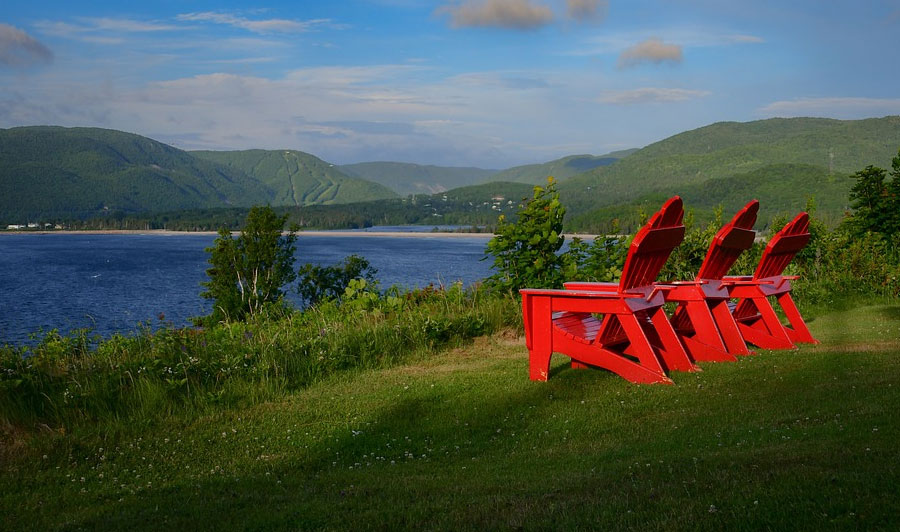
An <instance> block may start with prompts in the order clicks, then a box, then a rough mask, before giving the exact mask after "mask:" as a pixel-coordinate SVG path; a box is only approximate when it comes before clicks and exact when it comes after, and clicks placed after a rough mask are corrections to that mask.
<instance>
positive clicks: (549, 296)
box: [520, 196, 697, 383]
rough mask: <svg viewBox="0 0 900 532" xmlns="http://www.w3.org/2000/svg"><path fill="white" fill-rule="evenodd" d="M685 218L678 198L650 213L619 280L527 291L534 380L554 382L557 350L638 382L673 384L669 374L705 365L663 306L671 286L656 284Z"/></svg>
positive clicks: (681, 235)
mask: <svg viewBox="0 0 900 532" xmlns="http://www.w3.org/2000/svg"><path fill="white" fill-rule="evenodd" d="M683 216H684V209H683V207H682V203H681V198H679V197H678V196H675V197H673V198H671V199H670V200H669V201H667V202H666V203H665V204H664V205H663V207H662V208H661V209H660V211H659V212H657V213H656V214H654V215H653V216H652V217H651V218H650V221H649V222H647V224H646V225H645V226H644V227H643V228H641V230H640V231H638V233H637V235H635V237H634V240H633V241H632V243H631V247H630V248H629V250H628V255H627V257H626V259H625V267H624V269H623V271H622V280H621V281H620V282H619V283H618V284H616V283H598V284H596V285H595V286H593V287H592V289H591V290H542V289H530V288H529V289H523V290H520V292H521V294H522V311H523V315H524V319H525V341H526V344H527V346H528V352H529V375H530V377H531V379H532V380H541V381H543V380H547V378H548V376H549V371H550V357H551V355H552V354H553V353H554V352H557V353H563V354H565V355H568V356H569V357H570V358H571V359H572V367H574V368H585V367H588V366H597V367H601V368H605V369H607V370H609V371H612V372H613V373H616V374H618V375H620V376H622V377H624V378H625V379H627V380H629V381H631V382H636V383H654V382H664V383H671V382H672V381H671V380H670V379H669V378H668V376H667V375H666V373H667V371H669V370H680V371H692V370H695V369H697V368H696V366H694V364H693V363H692V362H691V360H690V358H688V355H687V353H686V352H685V350H684V348H683V346H682V345H681V342H680V341H679V340H678V337H677V335H676V334H675V330H674V329H673V328H672V325H671V323H669V320H668V318H667V317H666V314H665V312H664V311H663V303H664V302H665V300H664V298H663V292H664V291H665V288H664V287H657V286H654V285H653V281H654V280H655V279H656V276H657V275H658V274H659V271H660V270H661V269H662V267H663V264H665V262H666V260H667V259H668V258H669V255H670V254H671V252H672V250H673V249H674V248H675V246H677V245H678V244H680V243H681V241H682V240H683V239H684V225H683V224H682V223H681V221H682V218H683ZM597 314H602V317H599V318H598V317H597V316H596V315H597Z"/></svg>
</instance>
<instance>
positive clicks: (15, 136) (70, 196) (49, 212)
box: [0, 127, 270, 223]
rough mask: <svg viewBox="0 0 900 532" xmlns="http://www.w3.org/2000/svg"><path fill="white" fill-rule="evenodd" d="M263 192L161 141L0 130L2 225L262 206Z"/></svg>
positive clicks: (113, 134) (91, 132)
mask: <svg viewBox="0 0 900 532" xmlns="http://www.w3.org/2000/svg"><path fill="white" fill-rule="evenodd" d="M269 197H270V193H269V191H268V189H267V187H266V186H265V185H264V184H262V183H260V182H259V181H257V180H255V179H253V178H252V177H250V176H247V175H246V174H244V173H243V172H239V171H234V170H230V169H228V168H224V167H222V166H219V165H216V164H213V163H211V162H209V161H205V160H202V159H198V158H196V157H193V156H191V155H190V154H188V153H187V152H184V151H182V150H179V149H176V148H173V147H171V146H167V145H166V144H162V143H160V142H156V141H154V140H151V139H148V138H146V137H141V136H139V135H133V134H130V133H123V132H121V131H113V130H106V129H95V128H62V127H19V128H11V129H0V213H2V218H4V219H5V220H7V221H9V222H10V223H11V222H13V221H23V222H24V221H26V220H28V221H31V220H32V219H33V218H42V219H45V220H46V219H55V218H81V217H87V216H92V215H101V214H104V213H116V212H118V213H137V212H146V211H151V210H178V209H186V208H191V207H216V206H227V205H236V206H249V205H252V204H254V203H260V202H266V201H268V198H269Z"/></svg>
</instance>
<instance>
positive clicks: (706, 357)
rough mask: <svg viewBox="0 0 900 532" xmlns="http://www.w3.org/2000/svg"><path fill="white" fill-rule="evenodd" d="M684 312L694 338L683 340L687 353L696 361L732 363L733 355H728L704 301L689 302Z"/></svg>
mask: <svg viewBox="0 0 900 532" xmlns="http://www.w3.org/2000/svg"><path fill="white" fill-rule="evenodd" d="M685 310H686V311H687V313H688V317H689V318H690V320H691V325H692V326H693V327H694V336H692V337H691V338H690V339H688V338H685V346H686V347H687V348H688V352H689V353H690V354H691V356H692V357H694V360H697V361H707V362H726V361H727V362H734V361H735V360H737V359H736V358H735V357H734V355H732V354H729V353H728V350H727V349H726V348H725V344H724V343H723V342H722V337H721V336H720V335H719V328H718V327H717V326H716V321H715V319H714V318H713V315H712V313H711V312H710V309H709V306H708V304H707V302H706V301H689V302H687V303H686V304H685Z"/></svg>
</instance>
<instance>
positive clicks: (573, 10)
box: [566, 0, 609, 20]
mask: <svg viewBox="0 0 900 532" xmlns="http://www.w3.org/2000/svg"><path fill="white" fill-rule="evenodd" d="M607 8H609V2H608V1H607V0H566V9H567V11H568V14H569V18H573V19H575V20H596V19H601V18H603V17H604V16H605V15H606V10H607Z"/></svg>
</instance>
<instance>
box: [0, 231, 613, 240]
mask: <svg viewBox="0 0 900 532" xmlns="http://www.w3.org/2000/svg"><path fill="white" fill-rule="evenodd" d="M217 234H218V232H216V231H172V230H169V229H147V230H140V229H96V230H84V231H71V230H59V231H0V238H2V235H147V236H180V235H203V236H215V235H217ZM231 234H232V235H238V234H240V231H232V233H231ZM304 236H335V237H352V236H362V237H398V238H493V237H494V236H495V235H494V234H493V233H451V232H440V231H434V232H432V231H405V232H404V231H396V232H394V231H341V230H335V231H298V232H297V238H303V237H304ZM563 236H564V237H566V238H572V237H578V238H580V239H582V240H592V239H594V238H596V236H597V235H586V234H575V233H564V234H563Z"/></svg>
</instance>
